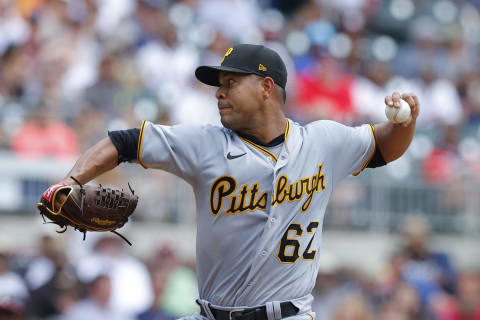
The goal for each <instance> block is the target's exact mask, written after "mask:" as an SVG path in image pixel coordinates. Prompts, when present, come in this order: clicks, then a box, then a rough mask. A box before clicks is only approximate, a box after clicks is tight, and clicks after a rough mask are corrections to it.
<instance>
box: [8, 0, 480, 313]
mask: <svg viewBox="0 0 480 320" xmlns="http://www.w3.org/2000/svg"><path fill="white" fill-rule="evenodd" d="M479 35H480V1H479V0H382V1H380V0H336V1H327V0H295V1H292V0H258V1H255V0H177V1H173V0H17V1H12V0H0V155H2V156H3V154H4V153H5V154H8V155H11V154H14V155H15V156H16V157H18V158H20V159H30V160H32V159H33V160H40V159H55V160H62V159H72V158H75V157H76V156H77V155H78V154H79V153H80V152H82V151H84V150H85V149H86V148H88V147H89V146H91V145H93V144H94V143H95V142H97V141H98V140H99V139H101V138H104V137H105V136H106V134H107V130H118V129H126V128H130V127H138V126H139V125H140V123H141V121H142V120H150V121H154V122H156V123H161V124H176V123H214V124H219V116H218V111H217V107H216V100H215V97H214V92H215V89H214V88H210V87H207V86H204V85H202V84H201V83H199V82H198V81H196V80H195V78H194V70H195V68H196V67H197V66H198V65H200V64H209V65H218V64H219V62H220V60H221V58H222V56H223V55H224V53H225V52H226V50H227V49H228V48H229V47H231V46H232V45H233V44H235V43H259V44H260V43H261V44H265V45H266V46H269V47H271V48H273V49H275V50H276V51H277V52H279V54H280V55H281V56H282V57H283V59H284V61H285V62H286V65H287V69H288V73H289V77H288V84H287V103H286V106H285V112H286V114H287V116H288V117H290V118H291V119H293V120H295V121H297V122H299V123H304V124H305V123H308V122H310V121H314V120H319V119H333V120H337V121H340V122H342V123H345V124H348V125H357V124H361V123H365V122H372V123H377V122H381V121H385V116H384V107H383V99H384V97H385V96H386V95H388V94H391V93H392V92H393V91H400V92H414V93H416V94H417V95H418V96H419V99H420V102H421V114H420V117H419V118H418V124H417V134H416V138H415V140H414V142H413V143H412V145H411V147H410V149H409V151H408V154H406V155H405V156H404V157H403V158H402V159H403V160H402V161H411V164H410V166H413V168H414V169H413V170H412V171H411V172H410V178H412V180H413V179H420V180H422V183H425V184H427V185H430V186H434V187H436V186H439V185H442V186H445V183H449V184H448V185H447V187H446V193H445V196H444V197H443V196H442V199H441V200H442V201H446V202H447V203H449V204H452V203H453V204H455V206H453V205H451V206H452V208H461V205H460V204H459V203H464V202H468V201H465V200H462V199H463V197H464V193H465V192H467V191H466V189H468V188H467V187H466V184H465V183H466V181H468V180H469V179H473V180H474V181H477V182H478V181H480V128H479V127H480V126H479V124H480V36H479ZM15 159H16V158H15ZM405 159H406V160H405ZM394 168H396V169H395V170H397V171H396V173H395V174H396V175H397V176H398V175H399V174H401V172H404V171H401V170H399V169H398V168H400V167H394ZM139 174H141V173H139ZM146 175H149V177H145V179H143V180H142V182H143V183H142V185H143V187H144V188H145V189H151V190H153V191H155V193H156V195H157V196H158V194H161V193H162V192H163V191H165V190H166V189H168V186H163V185H162V184H161V181H160V180H161V179H157V178H158V176H157V175H156V174H155V173H149V174H146ZM157 180H158V181H157ZM119 181H122V182H121V183H122V184H124V182H125V179H123V180H122V179H119ZM51 182H55V181H49V182H45V185H42V186H40V188H39V189H40V190H43V189H44V188H45V187H46V186H47V185H48V183H51ZM139 187H140V188H142V186H139ZM476 190H478V189H476ZM37 191H38V190H37ZM146 192H147V191H145V194H146ZM37 193H38V192H37ZM39 194H40V193H38V196H39ZM351 194H352V193H350V196H351ZM471 195H472V197H474V196H475V195H474V194H473V193H471ZM38 196H37V195H35V198H38ZM144 198H146V200H145V201H146V202H148V201H149V199H150V201H153V200H155V199H156V198H154V197H153V196H151V197H148V196H147V197H144ZM363 198H366V197H363ZM459 199H460V200H459ZM177 200H178V199H177ZM347 200H348V199H347ZM420 200H422V199H420ZM476 200H478V199H476ZM345 201H346V200H345V199H344V198H342V199H341V202H342V203H345ZM8 202H10V200H9V201H8ZM170 209H171V208H169V207H168V204H167V205H165V210H170ZM462 210H463V209H462ZM171 211H172V212H177V211H180V210H178V208H177V209H175V208H173V209H172V210H171ZM184 211H187V210H184ZM190 211H192V212H193V209H192V210H189V212H190ZM456 211H461V210H457V209H452V212H456ZM449 213H450V212H449ZM148 214H151V215H155V214H158V213H157V212H151V213H148ZM428 230H429V228H428V225H427V224H426V223H425V222H424V221H423V222H422V221H420V220H415V221H413V222H412V221H410V222H407V223H406V225H405V229H404V231H403V242H402V243H401V244H399V245H398V248H397V250H396V251H395V252H392V255H391V257H390V258H389V259H388V261H387V262H386V266H385V268H384V269H383V272H381V273H379V274H376V275H373V276H372V275H369V276H367V275H365V274H363V273H361V272H360V271H359V269H358V268H355V266H343V265H341V264H339V262H338V261H337V260H336V259H335V256H330V255H329V254H325V255H323V256H322V259H323V260H322V264H321V265H322V266H321V270H320V273H319V276H318V279H317V280H318V281H317V285H316V287H315V291H314V295H315V302H314V311H316V312H317V318H318V319H322V320H323V319H333V320H377V319H378V320H416V319H419V320H423V319H426V320H480V274H479V271H478V270H457V268H456V267H455V265H453V264H452V262H451V261H450V259H449V258H448V256H446V255H445V254H444V253H442V252H435V251H433V250H431V249H430V247H429V245H428V244H429V242H428ZM38 243H39V247H38V248H37V249H35V250H33V252H29V253H23V252H18V251H16V250H13V249H12V248H0V319H24V318H27V319H66V320H68V319H92V320H94V319H142V320H148V319H165V320H166V319H171V318H174V317H180V316H183V315H188V314H191V313H193V312H194V311H195V310H197V306H196V304H195V302H194V301H195V297H196V295H197V288H196V279H195V273H194V263H193V262H191V261H183V259H182V258H181V257H179V256H178V255H177V254H176V252H175V250H174V249H173V247H171V246H168V245H165V246H162V247H161V248H159V249H158V252H155V253H153V254H152V255H151V256H150V257H148V258H146V259H139V258H137V257H135V256H134V255H132V254H131V253H129V251H127V250H126V248H125V244H124V243H123V242H122V240H121V239H119V238H118V239H117V238H111V237H102V238H100V239H99V240H98V241H97V242H96V244H95V245H94V246H93V247H92V248H91V250H90V251H89V252H88V253H86V254H85V256H82V258H81V259H79V258H78V257H77V258H73V257H70V256H69V255H68V254H67V253H68V252H69V251H68V250H66V248H65V247H64V245H65V244H64V243H63V242H61V241H59V240H58V239H57V238H51V237H50V236H44V237H43V238H41V239H39V240H38ZM126 274H128V275H126Z"/></svg>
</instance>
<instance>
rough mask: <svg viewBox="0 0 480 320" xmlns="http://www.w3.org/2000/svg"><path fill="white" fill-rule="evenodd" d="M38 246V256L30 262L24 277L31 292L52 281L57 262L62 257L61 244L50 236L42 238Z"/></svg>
mask: <svg viewBox="0 0 480 320" xmlns="http://www.w3.org/2000/svg"><path fill="white" fill-rule="evenodd" d="M38 244H39V248H38V255H37V256H36V257H35V258H33V259H32V261H30V263H29V265H28V268H27V270H26V272H25V276H24V277H25V280H26V281H27V284H28V287H29V288H30V290H35V289H37V288H39V287H41V286H42V285H44V284H45V283H47V282H48V281H49V280H50V279H52V277H53V275H54V273H55V262H56V261H58V260H57V259H58V258H60V256H61V255H62V252H61V251H60V248H58V245H59V243H58V242H56V241H55V240H54V239H53V238H52V237H50V236H47V235H45V236H42V237H41V239H40V240H39V241H38Z"/></svg>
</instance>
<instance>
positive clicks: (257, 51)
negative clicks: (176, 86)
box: [195, 44, 287, 89]
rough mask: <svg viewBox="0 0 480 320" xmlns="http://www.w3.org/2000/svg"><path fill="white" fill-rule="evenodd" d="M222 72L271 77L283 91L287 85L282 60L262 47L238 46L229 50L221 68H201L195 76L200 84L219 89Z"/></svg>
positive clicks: (251, 45) (285, 69)
mask: <svg viewBox="0 0 480 320" xmlns="http://www.w3.org/2000/svg"><path fill="white" fill-rule="evenodd" d="M220 71H225V72H235V73H243V74H256V75H258V76H260V77H270V78H272V79H273V81H274V82H275V83H276V84H277V85H279V86H280V87H282V88H283V89H285V85H286V84H287V68H286V67H285V64H284V63H283V61H282V58H280V56H279V55H278V53H276V52H275V51H273V50H272V49H269V48H267V47H265V46H262V45H253V44H239V45H236V46H234V47H232V48H230V49H228V50H227V52H226V53H225V55H224V56H223V58H222V61H221V62H220V66H200V67H198V68H197V70H195V76H196V77H197V79H198V80H199V81H200V82H203V83H205V84H208V85H210V86H215V87H219V86H220V82H219V81H218V75H219V73H220Z"/></svg>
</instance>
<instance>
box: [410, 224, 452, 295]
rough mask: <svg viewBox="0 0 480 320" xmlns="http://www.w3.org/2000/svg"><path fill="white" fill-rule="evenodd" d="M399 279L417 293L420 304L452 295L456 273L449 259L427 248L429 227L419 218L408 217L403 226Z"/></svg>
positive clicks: (441, 253)
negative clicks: (448, 294) (404, 258)
mask: <svg viewBox="0 0 480 320" xmlns="http://www.w3.org/2000/svg"><path fill="white" fill-rule="evenodd" d="M402 232H403V254H404V255H405V257H406V258H407V260H406V261H405V263H404V265H403V267H402V278H403V279H404V280H405V281H406V282H407V283H408V284H409V285H411V286H412V287H413V288H415V290H416V291H417V293H418V295H419V297H420V299H421V301H422V303H428V302H429V301H430V299H432V298H433V297H434V296H435V295H436V294H441V293H443V292H448V293H453V292H455V281H456V273H455V270H454V268H453V266H452V264H451V262H450V259H449V258H448V256H447V255H446V254H445V253H443V252H434V251H432V250H431V249H430V248H429V243H428V241H429V234H430V224H429V223H428V222H427V220H426V219H425V218H423V217H421V216H408V217H407V218H406V220H405V222H404V225H403V230H402Z"/></svg>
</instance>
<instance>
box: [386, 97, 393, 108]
mask: <svg viewBox="0 0 480 320" xmlns="http://www.w3.org/2000/svg"><path fill="white" fill-rule="evenodd" d="M385 104H386V105H387V106H389V107H393V100H392V97H391V96H386V97H385Z"/></svg>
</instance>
